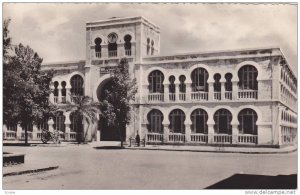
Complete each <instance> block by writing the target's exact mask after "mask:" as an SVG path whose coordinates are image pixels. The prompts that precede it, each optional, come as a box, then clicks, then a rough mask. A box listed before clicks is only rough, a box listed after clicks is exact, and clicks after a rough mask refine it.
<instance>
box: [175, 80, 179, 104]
mask: <svg viewBox="0 0 300 195" xmlns="http://www.w3.org/2000/svg"><path fill="white" fill-rule="evenodd" d="M179 84H180V83H175V101H176V102H178V101H180V100H179V93H180V90H179Z"/></svg>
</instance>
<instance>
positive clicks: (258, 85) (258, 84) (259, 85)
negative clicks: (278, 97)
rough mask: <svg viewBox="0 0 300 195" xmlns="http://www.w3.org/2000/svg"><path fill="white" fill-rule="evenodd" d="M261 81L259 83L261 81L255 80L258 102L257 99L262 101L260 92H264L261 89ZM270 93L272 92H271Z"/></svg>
mask: <svg viewBox="0 0 300 195" xmlns="http://www.w3.org/2000/svg"><path fill="white" fill-rule="evenodd" d="M262 82H263V81H261V80H257V99H258V100H259V99H264V98H263V97H262V98H260V94H259V93H260V92H262V90H264V89H263V87H262V86H263V83H262ZM271 92H272V91H271Z"/></svg>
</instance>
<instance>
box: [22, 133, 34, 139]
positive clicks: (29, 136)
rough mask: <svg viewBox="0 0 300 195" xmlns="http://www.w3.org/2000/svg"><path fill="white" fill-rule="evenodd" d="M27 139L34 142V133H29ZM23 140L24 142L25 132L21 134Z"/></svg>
mask: <svg viewBox="0 0 300 195" xmlns="http://www.w3.org/2000/svg"><path fill="white" fill-rule="evenodd" d="M27 138H28V140H32V131H27ZM21 139H22V140H24V139H25V131H22V133H21Z"/></svg>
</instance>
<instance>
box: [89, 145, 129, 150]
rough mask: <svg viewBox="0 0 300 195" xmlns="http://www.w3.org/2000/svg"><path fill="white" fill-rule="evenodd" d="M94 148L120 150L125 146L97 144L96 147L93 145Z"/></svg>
mask: <svg viewBox="0 0 300 195" xmlns="http://www.w3.org/2000/svg"><path fill="white" fill-rule="evenodd" d="M94 149H97V150H121V149H125V148H124V147H121V146H98V147H94Z"/></svg>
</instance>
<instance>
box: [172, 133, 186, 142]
mask: <svg viewBox="0 0 300 195" xmlns="http://www.w3.org/2000/svg"><path fill="white" fill-rule="evenodd" d="M169 142H177V143H183V142H185V134H181V133H171V134H169Z"/></svg>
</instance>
